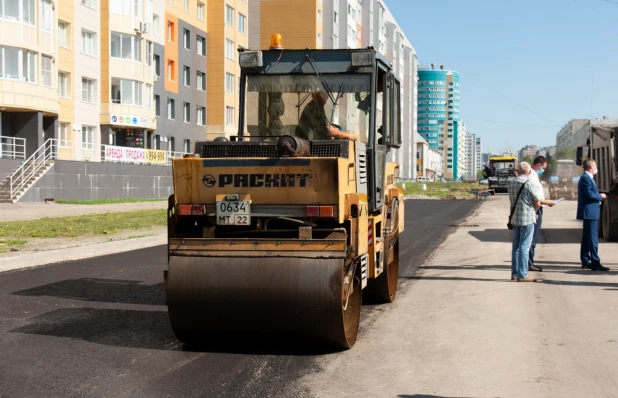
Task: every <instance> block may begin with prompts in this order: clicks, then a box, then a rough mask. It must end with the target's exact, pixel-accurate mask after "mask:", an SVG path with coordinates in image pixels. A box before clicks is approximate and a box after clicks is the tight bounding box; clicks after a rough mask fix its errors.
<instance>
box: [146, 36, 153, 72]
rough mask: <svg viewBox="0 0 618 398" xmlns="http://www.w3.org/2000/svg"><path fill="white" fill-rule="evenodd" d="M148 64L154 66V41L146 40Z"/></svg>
mask: <svg viewBox="0 0 618 398" xmlns="http://www.w3.org/2000/svg"><path fill="white" fill-rule="evenodd" d="M146 64H147V65H148V66H152V42H151V41H150V40H147V41H146Z"/></svg>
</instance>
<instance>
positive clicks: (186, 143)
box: [182, 140, 191, 153]
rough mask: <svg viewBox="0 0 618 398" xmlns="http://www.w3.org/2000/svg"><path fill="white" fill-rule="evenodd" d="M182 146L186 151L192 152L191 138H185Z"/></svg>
mask: <svg viewBox="0 0 618 398" xmlns="http://www.w3.org/2000/svg"><path fill="white" fill-rule="evenodd" d="M182 146H183V148H182V149H183V150H184V152H185V153H191V140H183V144H182Z"/></svg>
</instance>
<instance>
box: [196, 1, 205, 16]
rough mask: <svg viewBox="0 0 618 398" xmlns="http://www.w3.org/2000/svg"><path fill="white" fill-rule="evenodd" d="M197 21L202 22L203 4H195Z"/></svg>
mask: <svg viewBox="0 0 618 398" xmlns="http://www.w3.org/2000/svg"><path fill="white" fill-rule="evenodd" d="M197 19H199V20H200V21H203V20H204V3H200V2H199V1H198V2H197Z"/></svg>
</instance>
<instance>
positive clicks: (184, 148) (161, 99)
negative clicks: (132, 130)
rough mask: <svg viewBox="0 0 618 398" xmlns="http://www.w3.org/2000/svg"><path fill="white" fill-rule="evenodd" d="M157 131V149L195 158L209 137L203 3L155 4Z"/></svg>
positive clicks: (176, 0) (153, 140) (154, 138)
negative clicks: (195, 151) (197, 146)
mask: <svg viewBox="0 0 618 398" xmlns="http://www.w3.org/2000/svg"><path fill="white" fill-rule="evenodd" d="M152 21H153V22H152V24H153V28H152V36H153V50H152V53H153V59H152V68H151V70H152V75H153V81H154V99H153V108H154V113H155V117H156V119H157V126H156V131H155V132H154V133H153V134H152V136H151V137H150V138H149V141H150V142H151V144H150V147H151V148H153V149H161V150H167V151H171V152H192V151H193V147H194V144H195V142H196V141H198V140H204V139H205V138H206V131H207V93H208V92H207V88H206V87H207V81H206V76H207V73H208V70H207V60H208V57H207V46H206V43H207V34H206V31H207V28H208V22H207V7H206V3H204V2H202V1H198V0H167V1H165V2H164V3H159V2H155V5H154V9H153V11H152Z"/></svg>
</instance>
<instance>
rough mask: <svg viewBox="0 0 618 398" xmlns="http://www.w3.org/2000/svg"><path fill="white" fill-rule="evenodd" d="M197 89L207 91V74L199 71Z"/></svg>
mask: <svg viewBox="0 0 618 398" xmlns="http://www.w3.org/2000/svg"><path fill="white" fill-rule="evenodd" d="M197 89H198V90H201V91H206V73H204V72H200V71H199V70H198V71H197Z"/></svg>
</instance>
